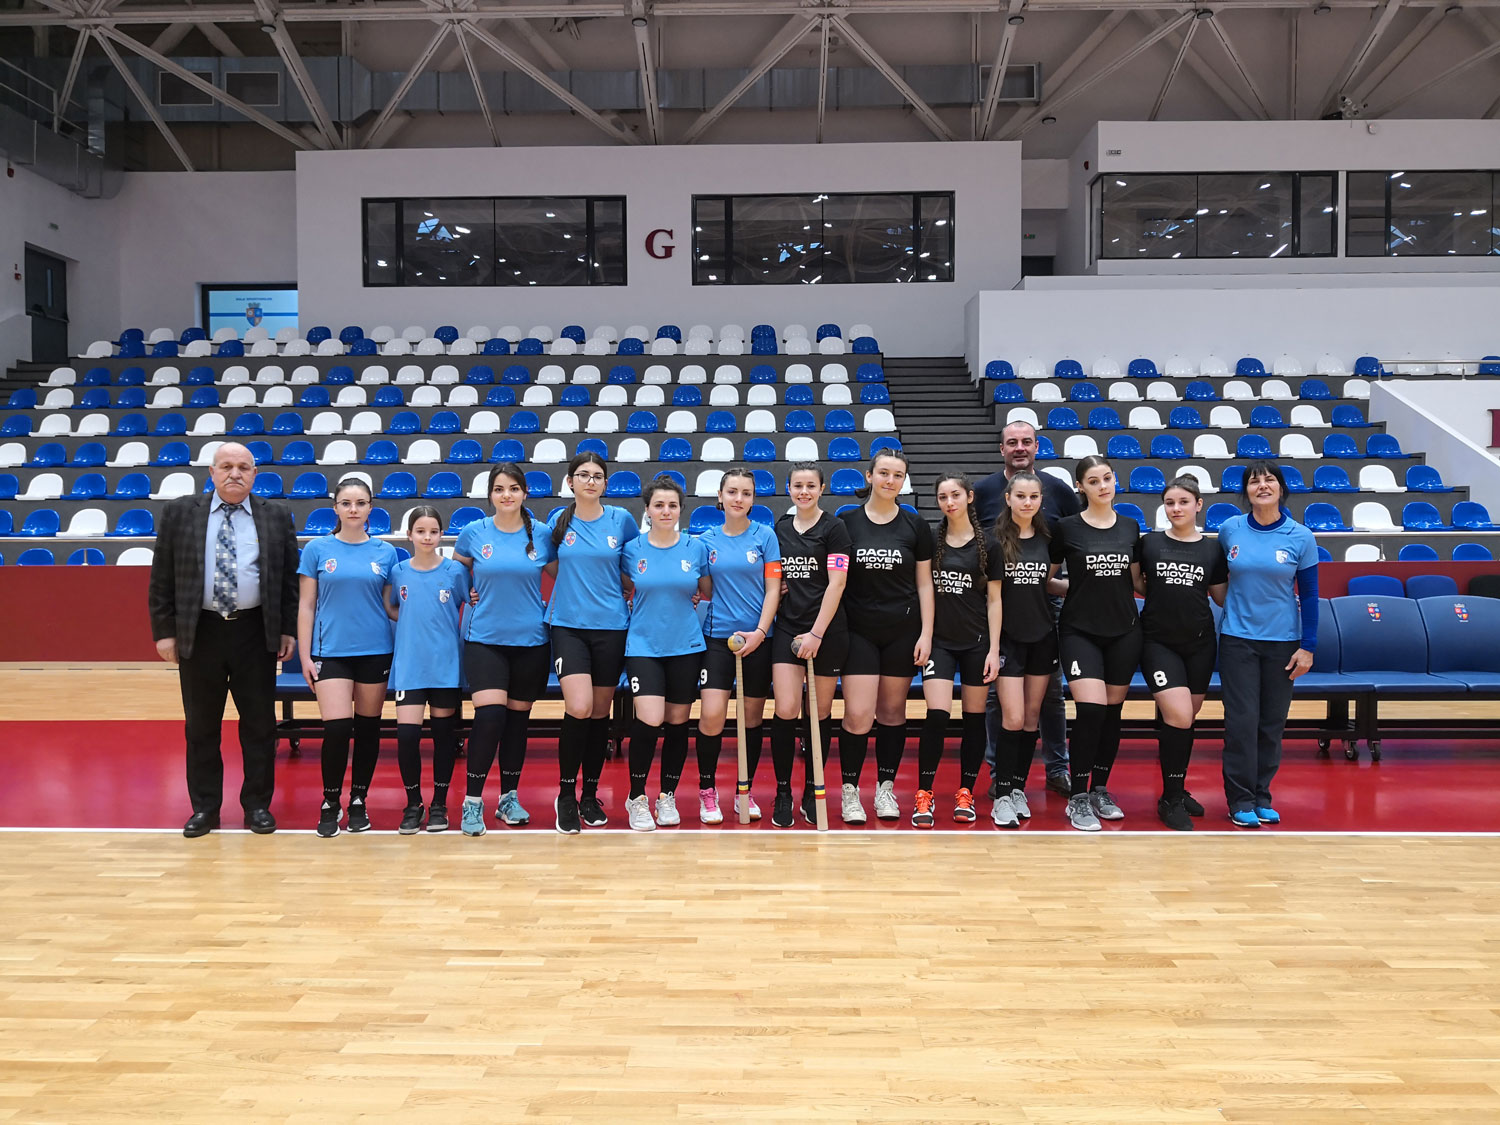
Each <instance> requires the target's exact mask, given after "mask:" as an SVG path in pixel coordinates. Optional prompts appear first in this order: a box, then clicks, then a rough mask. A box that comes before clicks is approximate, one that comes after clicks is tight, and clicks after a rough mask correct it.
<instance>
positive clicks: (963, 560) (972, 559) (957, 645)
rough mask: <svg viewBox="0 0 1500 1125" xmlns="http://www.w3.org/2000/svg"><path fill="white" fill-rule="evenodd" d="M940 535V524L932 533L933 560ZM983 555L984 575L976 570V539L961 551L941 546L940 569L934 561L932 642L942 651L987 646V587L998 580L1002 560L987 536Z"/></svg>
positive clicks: (992, 541) (977, 567)
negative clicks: (939, 645)
mask: <svg viewBox="0 0 1500 1125" xmlns="http://www.w3.org/2000/svg"><path fill="white" fill-rule="evenodd" d="M943 522H946V521H943ZM942 535H943V524H942V523H939V524H938V528H937V530H936V531H934V533H933V537H934V547H933V552H934V556H935V555H936V552H937V547H936V543H937V542H939V541H940V537H941V536H942ZM985 551H986V555H985V562H986V564H987V569H986V570H985V571H984V572H983V573H981V572H980V569H979V538H978V536H975V537H974V538H973V539H970V540H969V541H968V542H967V543H965V544H964V545H963V546H962V547H954V546H951V545H949V544H944V545H943V561H942V564H941V569H939V565H938V563H937V562H936V561H934V563H933V567H932V590H933V603H932V621H933V625H932V638H933V640H935V641H937V642H939V643H940V644H942V645H943V647H944V648H950V649H953V650H955V651H961V650H963V649H969V648H973V647H975V646H976V645H987V644H988V643H989V639H990V620H989V613H988V609H987V606H988V603H989V584H990V583H991V582H998V581H999V580H1000V576H1001V574H1002V573H1003V572H1004V568H1005V560H1004V559H1003V558H1001V556H1000V544H999V543H996V542H995V540H994V539H992V538H990V537H988V536H986V537H985Z"/></svg>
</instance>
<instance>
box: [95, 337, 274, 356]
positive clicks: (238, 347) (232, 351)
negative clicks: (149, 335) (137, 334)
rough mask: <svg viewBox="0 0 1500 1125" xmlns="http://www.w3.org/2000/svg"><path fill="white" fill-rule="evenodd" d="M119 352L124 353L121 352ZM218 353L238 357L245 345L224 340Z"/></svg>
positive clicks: (241, 354) (243, 350)
mask: <svg viewBox="0 0 1500 1125" xmlns="http://www.w3.org/2000/svg"><path fill="white" fill-rule="evenodd" d="M120 354H121V355H122V356H123V355H124V353H123V352H121V353H120ZM136 354H137V355H139V354H140V353H139V352H137V353H136ZM218 354H219V358H220V359H238V358H240V357H241V356H243V355H244V354H245V345H244V344H242V343H240V341H238V340H225V341H224V342H223V343H222V344H220V345H219V352H218Z"/></svg>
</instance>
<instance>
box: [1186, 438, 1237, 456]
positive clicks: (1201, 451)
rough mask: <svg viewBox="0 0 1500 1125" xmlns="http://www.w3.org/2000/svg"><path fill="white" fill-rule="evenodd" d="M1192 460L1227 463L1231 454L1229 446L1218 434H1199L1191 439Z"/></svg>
mask: <svg viewBox="0 0 1500 1125" xmlns="http://www.w3.org/2000/svg"><path fill="white" fill-rule="evenodd" d="M1192 454H1193V457H1194V458H1198V459H1201V460H1204V461H1227V460H1229V458H1230V456H1231V454H1230V452H1229V446H1228V445H1226V444H1225V442H1224V439H1223V438H1221V437H1220V436H1219V435H1218V434H1199V435H1198V436H1197V437H1195V438H1194V439H1193V449H1192Z"/></svg>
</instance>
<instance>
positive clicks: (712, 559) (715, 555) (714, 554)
mask: <svg viewBox="0 0 1500 1125" xmlns="http://www.w3.org/2000/svg"><path fill="white" fill-rule="evenodd" d="M718 561H719V552H718V551H715V550H710V551H709V552H708V565H709V566H713V564H714V563H716V562H718Z"/></svg>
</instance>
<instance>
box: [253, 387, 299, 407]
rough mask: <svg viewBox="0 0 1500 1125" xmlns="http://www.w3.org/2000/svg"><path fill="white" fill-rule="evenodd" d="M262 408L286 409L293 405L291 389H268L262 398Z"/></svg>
mask: <svg viewBox="0 0 1500 1125" xmlns="http://www.w3.org/2000/svg"><path fill="white" fill-rule="evenodd" d="M260 404H261V406H265V407H272V406H274V407H284V406H291V405H292V388H291V387H267V388H266V393H265V394H263V395H262V396H261V399H260Z"/></svg>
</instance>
